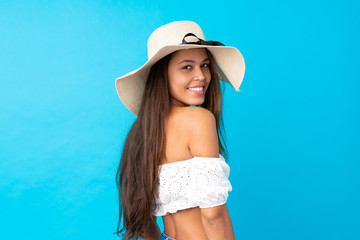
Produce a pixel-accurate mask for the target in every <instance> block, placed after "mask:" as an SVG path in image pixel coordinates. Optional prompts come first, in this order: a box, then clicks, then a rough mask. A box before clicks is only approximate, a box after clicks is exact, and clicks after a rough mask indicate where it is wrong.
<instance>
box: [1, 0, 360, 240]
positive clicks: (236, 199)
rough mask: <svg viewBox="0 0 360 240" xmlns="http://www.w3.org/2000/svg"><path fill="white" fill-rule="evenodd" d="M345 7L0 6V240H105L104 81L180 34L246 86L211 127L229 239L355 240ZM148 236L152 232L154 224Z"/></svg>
mask: <svg viewBox="0 0 360 240" xmlns="http://www.w3.org/2000/svg"><path fill="white" fill-rule="evenodd" d="M359 12H360V4H359V3H358V1H340V0H338V1H332V0H327V1H325V0H324V1H316V0H315V1H310V0H304V1H286V0H284V1H280V0H273V1H270V0H269V1H267V0H259V1H254V0H237V1H235V0H234V1H227V0H223V1H193V2H192V1H180V2H179V1H150V0H149V1H115V0H113V1H85V0H82V1H81V0H78V1H76V0H75V1H70V0H66V1H10V0H9V1H3V0H0V229H1V231H0V239H11V240H13V239H29V240H30V239H31V240H33V239H34V240H35V239H47V240H49V239H51V240H52V239H54V240H55V239H59V240H60V239H61V240H64V239H66V240H72V239H74V240H75V239H76V240H78V239H118V237H117V236H116V235H113V234H112V233H113V232H114V231H115V230H116V224H117V218H118V216H117V214H118V205H117V192H116V186H115V174H116V170H117V165H118V162H119V158H120V154H121V149H122V145H123V143H124V140H125V136H126V134H127V131H128V130H129V128H130V126H131V124H132V122H133V121H134V119H135V116H134V115H133V114H132V113H130V112H129V111H128V110H127V109H126V108H125V107H124V106H123V105H122V103H121V102H120V100H119V99H118V96H117V94H116V90H115V78H117V77H119V76H121V75H124V74H126V73H128V72H130V71H132V70H134V69H136V68H138V67H140V66H141V65H142V64H144V63H145V62H146V60H147V53H146V51H147V50H146V44H147V38H148V36H149V35H150V33H151V32H152V31H153V30H154V29H156V28H157V27H159V26H161V25H163V24H166V23H169V22H172V21H175V20H193V21H195V22H197V23H198V24H199V25H200V26H201V27H202V28H203V30H204V32H205V36H206V37H207V39H208V40H218V41H221V42H223V43H224V44H226V45H229V46H235V47H237V48H238V49H239V50H240V51H241V52H242V53H243V55H244V58H245V62H246V73H245V78H244V81H243V84H242V85H241V88H240V89H241V92H240V93H237V92H235V91H234V90H233V89H232V88H231V87H229V86H227V87H226V89H225V93H224V98H225V105H224V118H225V127H226V133H227V144H228V150H229V156H230V166H231V176H230V180H231V182H232V185H233V192H231V193H230V197H229V200H228V207H229V209H230V214H231V217H232V221H233V225H234V228H235V234H236V238H237V239H242V240H273V239H274V240H303V239H311V240H312V239H316V240H318V239H324V240H325V239H326V240H335V239H341V240H342V239H346V240H355V239H360V227H359V226H360V207H359V202H360V179H359V175H360V164H359V160H360V150H359V148H360V124H359V122H360V98H359V91H360V83H359V80H360V60H359V59H360V58H359V56H360V47H359V42H360V33H359V32H360V31H359V29H360V17H359V16H360V15H359ZM160 223H161V222H160Z"/></svg>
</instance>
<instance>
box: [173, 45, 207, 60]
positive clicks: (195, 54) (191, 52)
mask: <svg viewBox="0 0 360 240" xmlns="http://www.w3.org/2000/svg"><path fill="white" fill-rule="evenodd" d="M208 57H209V56H208V54H207V52H206V50H205V48H191V49H184V50H179V51H177V52H175V53H174V54H173V55H172V58H171V60H172V61H175V62H177V61H182V60H184V59H189V60H194V61H203V60H205V59H207V58H208Z"/></svg>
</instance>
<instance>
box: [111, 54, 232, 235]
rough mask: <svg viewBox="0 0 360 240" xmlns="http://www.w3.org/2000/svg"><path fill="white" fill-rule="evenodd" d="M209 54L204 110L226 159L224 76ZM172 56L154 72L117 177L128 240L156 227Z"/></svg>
mask: <svg viewBox="0 0 360 240" xmlns="http://www.w3.org/2000/svg"><path fill="white" fill-rule="evenodd" d="M206 51H207V54H208V56H209V59H210V70H211V81H210V84H209V87H208V90H207V92H206V94H205V101H204V103H203V105H202V107H204V108H206V109H208V110H210V111H211V112H212V113H213V114H214V116H215V119H216V127H217V131H218V142H219V152H220V153H221V154H222V155H223V156H224V157H225V158H226V156H227V154H226V148H225V142H224V135H223V132H224V128H223V121H222V93H221V88H220V83H219V78H220V77H221V75H220V72H219V71H218V68H217V67H216V65H215V62H214V60H213V58H212V56H211V54H210V52H209V51H208V50H207V49H206ZM172 54H173V53H172ZM172 54H169V55H167V56H165V57H164V58H162V59H161V60H159V61H158V62H157V63H155V64H154V65H153V66H152V68H151V70H150V73H149V75H148V79H147V82H146V86H145V92H144V96H143V101H142V105H141V109H140V112H139V115H138V118H137V119H136V121H135V122H134V124H133V125H132V127H131V129H130V131H129V133H128V135H127V137H126V140H125V144H124V147H123V151H122V155H121V160H120V164H119V167H118V170H117V174H116V183H117V187H118V191H119V221H118V226H117V232H116V233H117V234H118V235H119V236H120V234H122V235H123V238H124V239H126V240H129V239H138V238H139V237H145V234H146V231H147V229H150V228H152V227H154V226H155V224H156V218H155V217H154V216H153V215H152V213H153V211H154V207H155V204H154V203H155V201H156V194H157V191H158V185H159V172H158V167H159V165H160V160H161V159H162V157H163V156H164V155H165V122H166V119H167V117H168V116H169V113H170V108H171V102H170V99H171V97H170V94H169V90H168V89H169V88H168V75H167V69H168V63H169V61H170V59H171V57H172ZM121 220H122V223H123V224H122V227H121Z"/></svg>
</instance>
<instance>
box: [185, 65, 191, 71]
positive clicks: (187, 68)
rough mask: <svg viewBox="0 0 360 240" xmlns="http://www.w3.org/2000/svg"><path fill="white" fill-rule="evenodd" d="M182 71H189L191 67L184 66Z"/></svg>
mask: <svg viewBox="0 0 360 240" xmlns="http://www.w3.org/2000/svg"><path fill="white" fill-rule="evenodd" d="M183 69H186V70H191V66H190V65H186V66H184V67H183Z"/></svg>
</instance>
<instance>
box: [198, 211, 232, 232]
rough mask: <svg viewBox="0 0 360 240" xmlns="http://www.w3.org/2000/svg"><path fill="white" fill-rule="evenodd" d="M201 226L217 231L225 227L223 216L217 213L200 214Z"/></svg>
mask: <svg viewBox="0 0 360 240" xmlns="http://www.w3.org/2000/svg"><path fill="white" fill-rule="evenodd" d="M202 221H203V224H205V225H207V226H208V227H211V228H213V229H219V228H222V227H224V226H225V225H226V219H225V216H224V215H223V214H222V213H221V212H219V211H208V212H206V213H205V214H204V213H203V214H202Z"/></svg>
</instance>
